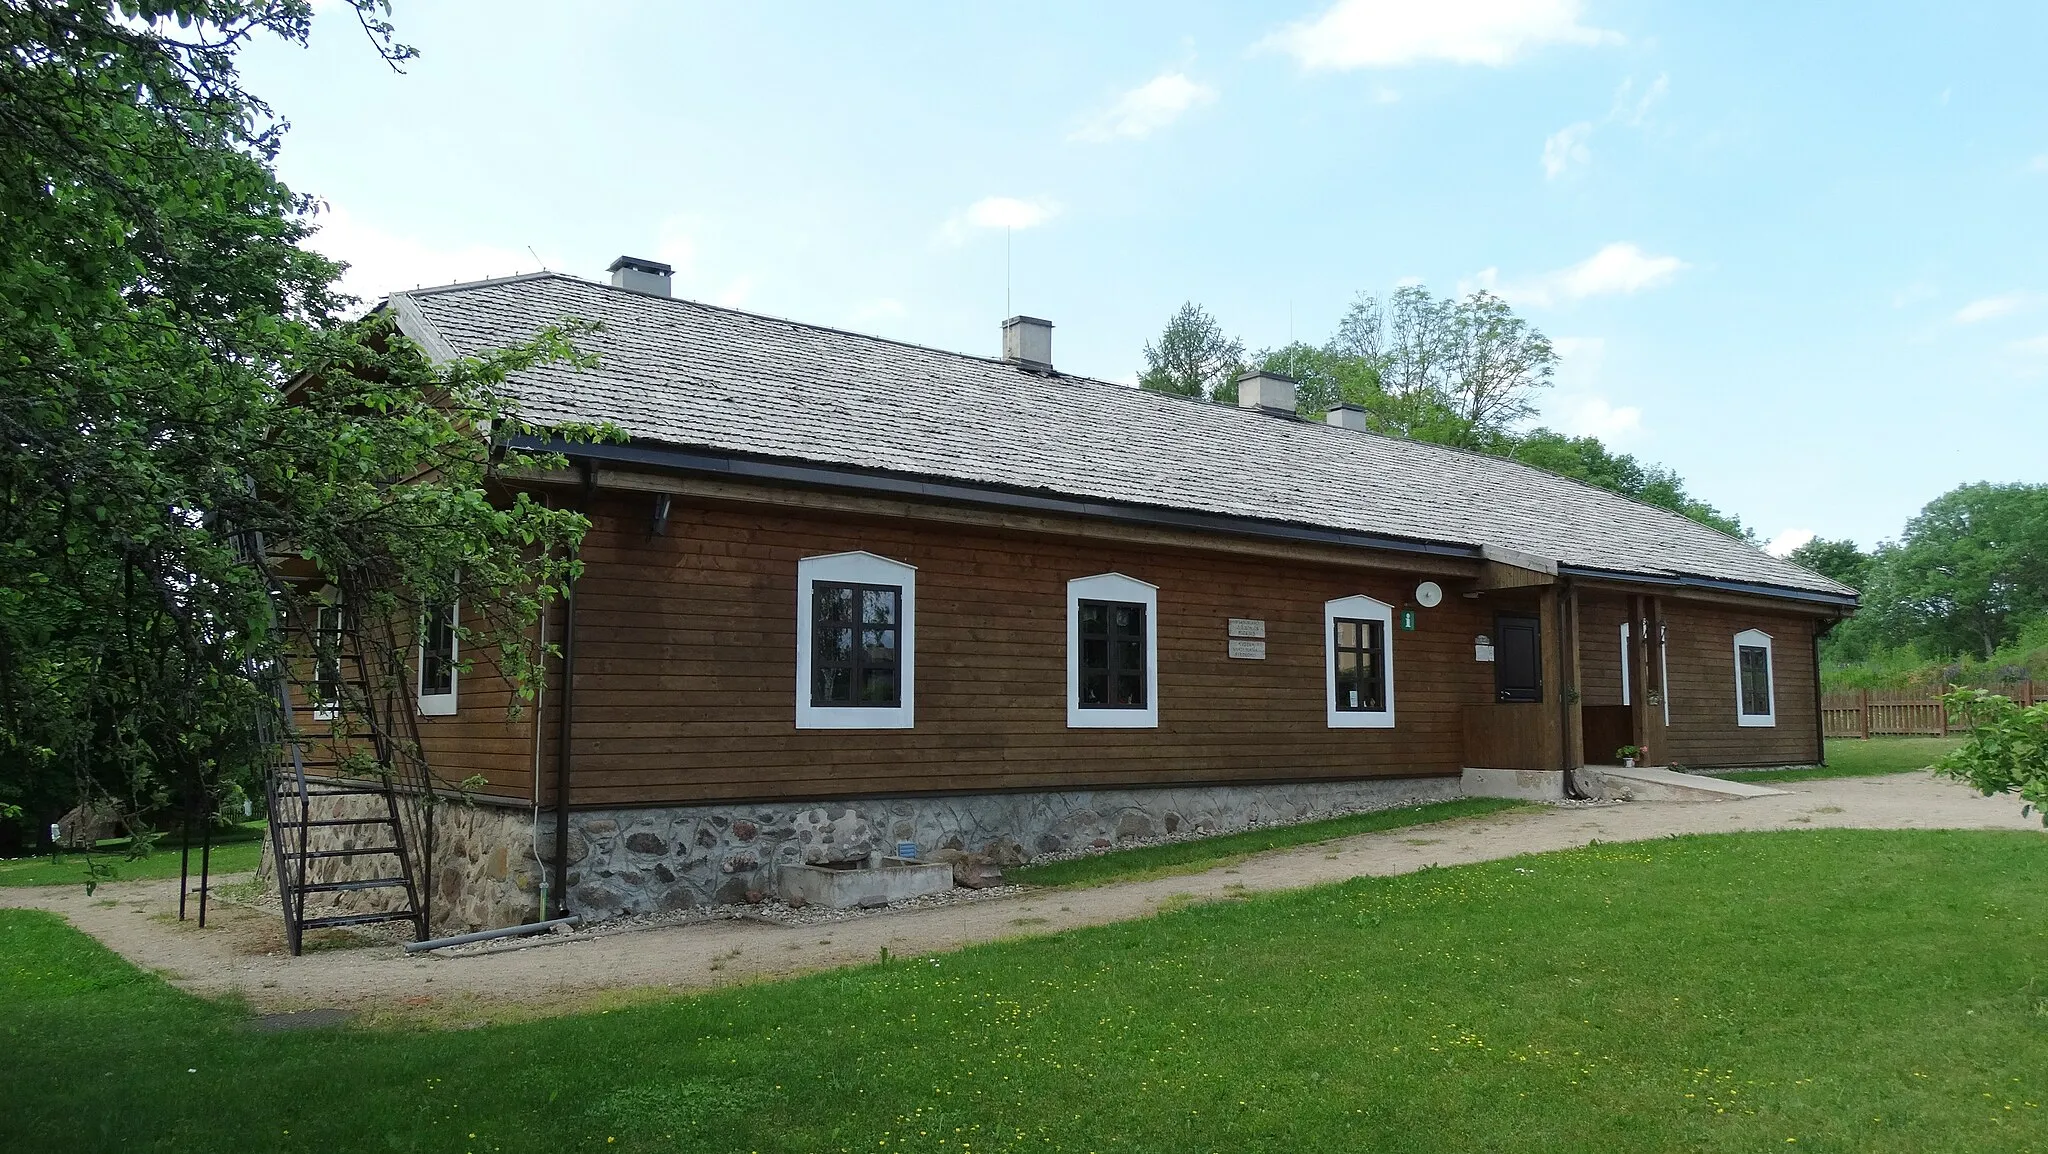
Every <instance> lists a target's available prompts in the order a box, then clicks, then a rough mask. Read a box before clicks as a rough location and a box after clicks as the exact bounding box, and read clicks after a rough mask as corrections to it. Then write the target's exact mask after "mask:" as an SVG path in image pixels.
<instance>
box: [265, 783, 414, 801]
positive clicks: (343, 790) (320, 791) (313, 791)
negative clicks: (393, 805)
mask: <svg viewBox="0 0 2048 1154" xmlns="http://www.w3.org/2000/svg"><path fill="white" fill-rule="evenodd" d="M390 792H391V788H390V787H389V786H384V785H363V786H342V787H340V788H336V789H330V788H327V787H324V786H323V787H319V788H315V787H312V786H308V787H307V788H306V796H307V797H368V796H373V795H374V796H376V797H383V796H384V795H385V794H387V793H390ZM282 796H284V797H290V798H296V797H298V796H299V791H298V790H296V789H290V788H287V789H285V790H283V791H282Z"/></svg>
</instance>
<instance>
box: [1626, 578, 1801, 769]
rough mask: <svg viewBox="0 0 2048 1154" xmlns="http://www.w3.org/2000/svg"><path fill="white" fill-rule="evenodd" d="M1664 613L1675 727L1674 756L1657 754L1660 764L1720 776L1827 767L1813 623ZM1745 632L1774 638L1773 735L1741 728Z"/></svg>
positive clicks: (1696, 607) (1720, 610) (1722, 613)
mask: <svg viewBox="0 0 2048 1154" xmlns="http://www.w3.org/2000/svg"><path fill="white" fill-rule="evenodd" d="M1663 605H1664V621H1665V644H1666V645H1667V647H1668V650H1669V658H1670V665H1671V727H1670V731H1669V732H1668V733H1667V735H1666V736H1665V744H1666V745H1667V746H1668V749H1666V750H1662V751H1657V750H1653V751H1652V753H1653V756H1654V759H1655V760H1656V761H1658V762H1663V761H1666V760H1669V761H1673V762H1677V763H1678V764H1681V765H1685V766H1691V767H1697V768H1714V767H1720V766H1740V765H1790V764H1795V763H1806V762H1814V761H1819V760H1820V748H1819V743H1820V738H1819V730H1818V728H1817V725H1816V719H1815V715H1814V710H1815V708H1816V706H1817V705H1818V703H1817V702H1816V701H1815V700H1814V685H1813V630H1814V622H1813V619H1812V618H1810V617H1803V616H1798V615H1794V614H1774V613H1771V612H1769V611H1767V610H1749V609H1742V608H1737V607H1733V606H1723V605H1705V604H1698V603H1694V602H1686V601H1677V600H1673V599H1669V598H1667V599H1665V601H1664V603H1663ZM1746 629H1761V630H1763V631H1764V632H1765V633H1768V634H1770V635H1771V664H1772V670H1771V672H1772V679H1773V681H1774V682H1775V687H1776V690H1777V724H1776V725H1775V726H1773V727H1770V728H1757V727H1744V726H1741V725H1738V724H1736V713H1735V635H1736V634H1737V633H1740V632H1742V631H1744V630H1746Z"/></svg>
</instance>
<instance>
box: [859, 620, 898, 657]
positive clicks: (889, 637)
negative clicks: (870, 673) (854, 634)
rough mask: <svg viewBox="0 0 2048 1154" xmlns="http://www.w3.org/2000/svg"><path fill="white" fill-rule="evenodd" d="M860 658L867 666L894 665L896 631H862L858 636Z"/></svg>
mask: <svg viewBox="0 0 2048 1154" xmlns="http://www.w3.org/2000/svg"><path fill="white" fill-rule="evenodd" d="M860 648H861V656H862V657H863V658H864V659H865V660H866V661H867V662H868V663H869V664H878V665H894V664H896V631H895V630H894V629H863V630H861V634H860Z"/></svg>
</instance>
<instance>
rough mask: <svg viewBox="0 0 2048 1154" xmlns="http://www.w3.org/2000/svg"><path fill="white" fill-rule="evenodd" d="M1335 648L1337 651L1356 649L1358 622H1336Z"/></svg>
mask: <svg viewBox="0 0 2048 1154" xmlns="http://www.w3.org/2000/svg"><path fill="white" fill-rule="evenodd" d="M1337 647H1338V648H1339V649H1356V648H1357V647H1358V622H1356V621H1339V622H1337Z"/></svg>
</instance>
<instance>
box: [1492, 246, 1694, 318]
mask: <svg viewBox="0 0 2048 1154" xmlns="http://www.w3.org/2000/svg"><path fill="white" fill-rule="evenodd" d="M1691 267H1692V266H1691V265H1689V264H1687V263H1686V262H1684V261H1682V260H1680V259H1678V258H1677V257H1675V256H1652V255H1651V254H1649V253H1646V252H1644V251H1643V250H1642V249H1641V248H1640V247H1638V246H1636V245H1633V244H1629V243H1627V242H1625V241H1617V242H1616V243H1614V244H1610V245H1608V246H1607V247H1605V248H1603V249H1601V250H1600V251H1599V252H1596V253H1594V254H1593V255H1592V256H1589V257H1587V258H1586V259H1585V260H1582V261H1580V262H1579V263H1577V264H1575V265H1572V266H1570V267H1568V268H1561V269H1558V270H1557V271H1555V272H1549V273H1544V274H1543V275H1542V276H1539V277H1537V278H1535V279H1534V280H1529V281H1519V282H1503V281H1502V280H1501V278H1500V270H1499V269H1495V268H1488V269H1481V270H1480V272H1479V274H1478V275H1477V276H1475V277H1473V278H1472V280H1470V281H1468V282H1465V283H1464V284H1461V285H1460V286H1459V288H1460V291H1470V290H1471V289H1474V288H1482V289H1485V290H1487V291H1488V292H1493V293H1497V294H1499V295H1500V296H1501V297H1503V298H1504V299H1506V300H1509V301H1512V302H1514V303H1515V304H1529V305H1550V304H1558V303H1562V302H1566V301H1576V300H1584V299H1586V298H1587V297H1599V296H1629V295H1633V294H1635V293H1639V292H1642V291H1643V290H1645V289H1652V288H1656V287H1657V286H1659V285H1662V284H1665V283H1667V282H1669V281H1670V280H1671V278H1672V277H1675V276H1677V275H1678V274H1679V273H1680V272H1682V271H1684V270H1685V269H1688V268H1691Z"/></svg>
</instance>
